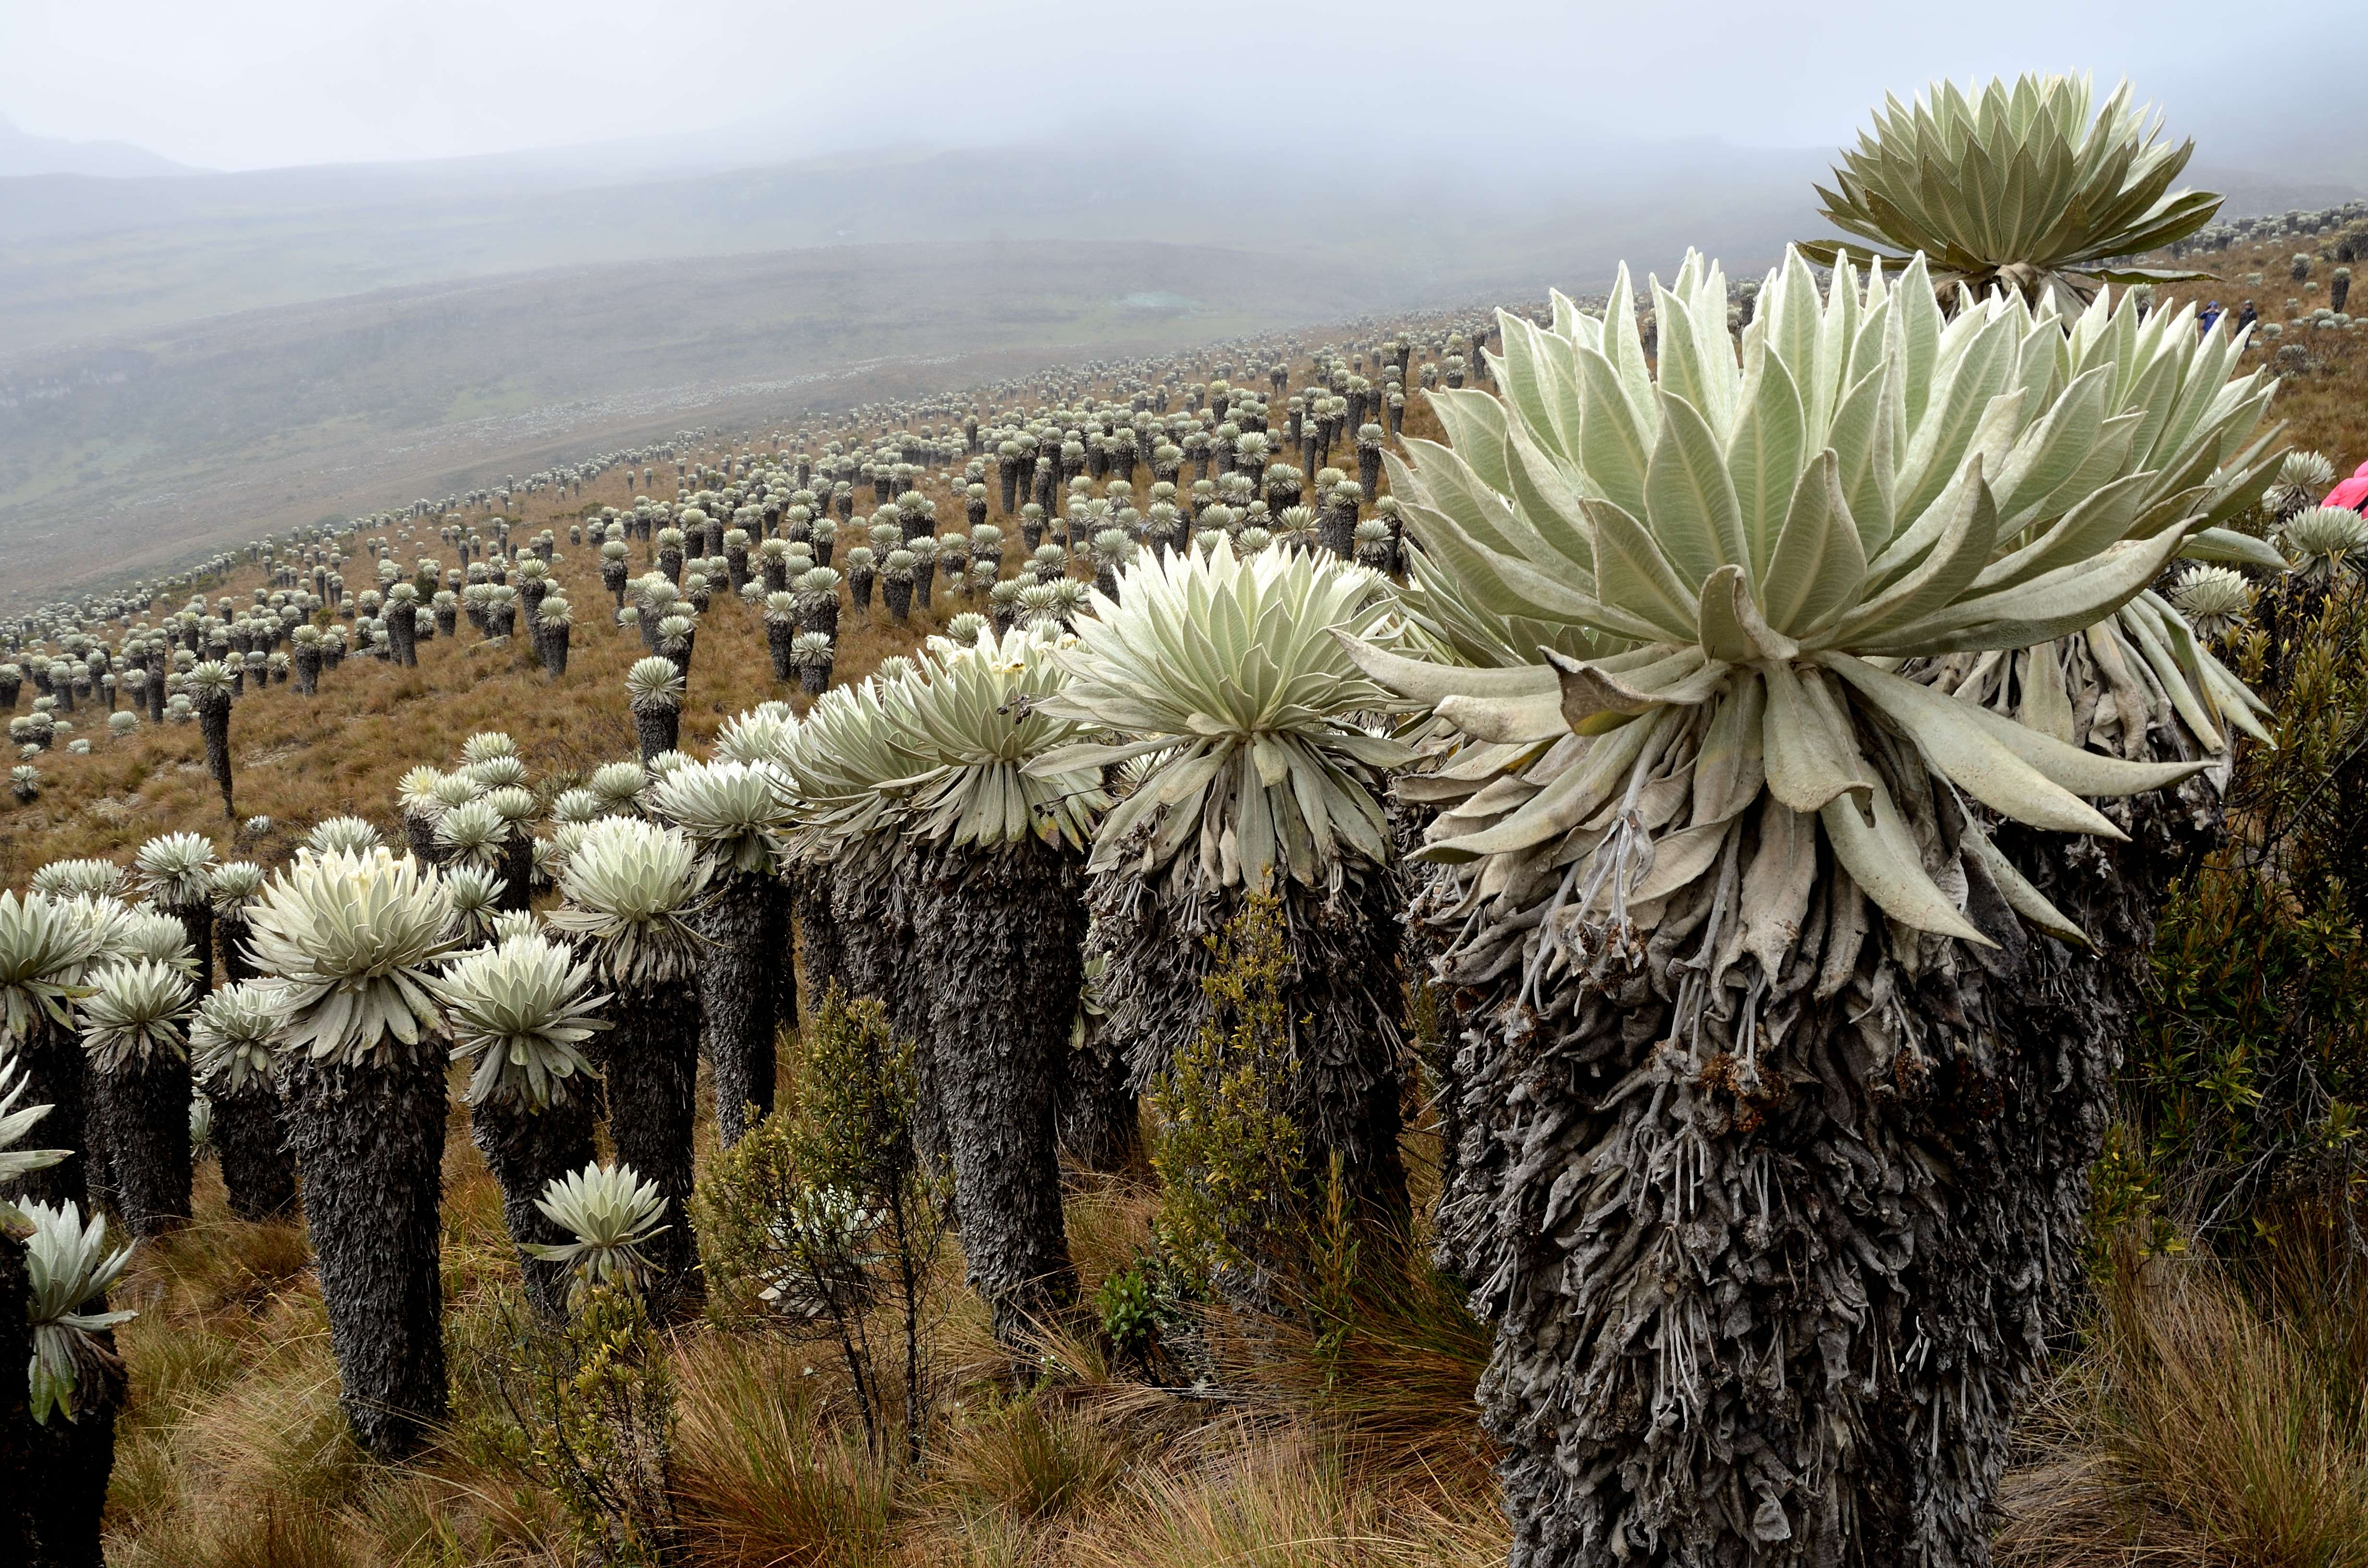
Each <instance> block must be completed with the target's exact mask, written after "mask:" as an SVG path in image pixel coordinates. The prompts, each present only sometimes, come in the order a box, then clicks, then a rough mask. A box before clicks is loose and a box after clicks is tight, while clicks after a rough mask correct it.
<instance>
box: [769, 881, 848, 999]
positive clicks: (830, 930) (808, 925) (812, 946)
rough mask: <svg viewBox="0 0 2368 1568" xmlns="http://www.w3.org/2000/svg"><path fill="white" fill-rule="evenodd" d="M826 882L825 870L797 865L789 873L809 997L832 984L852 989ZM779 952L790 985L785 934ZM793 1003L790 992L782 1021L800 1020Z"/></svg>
mask: <svg viewBox="0 0 2368 1568" xmlns="http://www.w3.org/2000/svg"><path fill="white" fill-rule="evenodd" d="M830 885H831V874H830V872H829V871H828V870H826V869H814V868H811V867H806V866H799V867H797V868H796V869H793V870H792V871H791V873H790V899H791V906H792V907H793V908H794V909H795V911H796V915H797V937H796V943H797V956H798V958H800V959H802V960H803V961H804V964H805V971H806V992H807V994H809V995H813V996H819V995H821V994H823V993H824V992H825V991H828V990H829V989H830V988H831V987H832V986H834V985H836V986H837V987H838V988H839V989H840V990H842V991H849V992H851V991H852V989H853V987H852V986H851V985H850V984H849V983H848V978H847V952H846V949H845V946H844V938H843V937H842V936H841V934H840V932H839V929H838V916H837V915H835V914H833V913H832V912H831V907H830ZM780 951H781V954H782V959H783V962H784V966H785V968H787V969H788V970H789V971H790V973H791V984H792V985H794V984H795V983H796V982H795V971H796V965H795V964H793V963H791V962H790V961H789V960H790V947H789V940H788V938H787V937H784V939H783V942H782V946H781V949H780ZM796 1004H797V998H796V997H795V996H794V995H791V997H790V998H789V999H788V1001H787V1003H786V1004H785V1005H784V1006H782V1008H781V1021H782V1022H783V1023H785V1024H796V1023H801V1022H803V1019H802V1018H801V1017H800V1016H799V1014H798V1010H797V1006H796Z"/></svg>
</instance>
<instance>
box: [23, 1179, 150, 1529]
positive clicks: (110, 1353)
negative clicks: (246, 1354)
mask: <svg viewBox="0 0 2368 1568" xmlns="http://www.w3.org/2000/svg"><path fill="white" fill-rule="evenodd" d="M0 1159H6V1155H0ZM17 1221H23V1222H24V1225H25V1226H26V1227H27V1228H28V1229H29V1231H30V1234H29V1235H28V1236H27V1237H26V1240H25V1243H24V1262H25V1274H26V1292H25V1301H24V1311H25V1317H24V1319H23V1320H22V1321H24V1322H26V1323H28V1324H29V1326H30V1327H31V1330H32V1347H31V1355H30V1356H29V1357H28V1359H27V1361H26V1362H24V1363H12V1371H13V1368H14V1366H15V1365H18V1364H21V1365H24V1366H26V1368H27V1372H28V1378H27V1397H26V1415H27V1416H28V1418H29V1421H30V1426H31V1429H30V1430H29V1431H28V1432H26V1433H25V1434H24V1436H25V1437H27V1438H28V1442H27V1443H26V1450H27V1451H26V1455H25V1460H26V1462H25V1466H24V1469H23V1470H22V1471H18V1472H17V1474H16V1475H15V1476H14V1477H12V1479H13V1480H15V1481H16V1482H17V1484H18V1485H19V1486H20V1487H21V1488H22V1493H21V1494H20V1495H19V1496H18V1497H17V1498H15V1499H13V1500H12V1501H11V1503H10V1505H9V1506H10V1510H11V1511H12V1512H17V1511H21V1514H22V1517H23V1522H24V1525H25V1527H26V1530H27V1533H28V1534H29V1535H30V1536H31V1537H32V1541H31V1546H32V1551H31V1552H30V1553H29V1554H28V1556H27V1557H26V1558H24V1559H22V1560H21V1561H24V1562H29V1563H32V1564H35V1565H37V1568H103V1564H104V1561H105V1554H104V1552H103V1551H102V1550H101V1545H100V1524H101V1520H102V1517H104V1515H105V1513H106V1511H107V1482H108V1475H109V1474H111V1473H112V1472H113V1471H114V1469H115V1417H116V1414H117V1413H118V1412H119V1411H120V1410H121V1409H122V1407H123V1399H124V1394H125V1393H126V1392H128V1385H129V1380H128V1379H127V1377H126V1376H125V1373H124V1367H123V1362H122V1361H121V1359H120V1358H118V1357H117V1356H116V1354H115V1343H114V1341H115V1335H114V1334H113V1332H112V1331H113V1329H114V1328H115V1327H116V1325H117V1324H122V1323H128V1322H129V1321H131V1318H132V1317H133V1316H134V1314H133V1313H131V1312H109V1311H108V1309H107V1293H108V1290H112V1289H113V1288H114V1286H115V1283H116V1281H117V1280H119V1279H120V1278H122V1277H123V1269H124V1266H125V1265H126V1264H128V1263H129V1262H131V1248H130V1247H128V1246H127V1247H121V1248H119V1249H117V1250H116V1251H114V1252H109V1251H108V1250H107V1221H106V1220H105V1218H103V1217H102V1216H100V1215H97V1214H93V1215H92V1216H91V1217H90V1220H89V1221H88V1223H85V1222H84V1220H83V1217H82V1212H81V1210H79V1209H78V1208H77V1207H76V1206H75V1205H74V1204H72V1203H65V1204H61V1205H58V1206H57V1207H55V1208H52V1207H51V1206H50V1205H48V1204H45V1203H28V1204H25V1205H24V1206H23V1207H22V1209H21V1210H18V1211H17V1212H15V1213H12V1214H9V1215H6V1216H4V1217H0V1223H6V1224H8V1225H11V1226H13V1225H15V1224H16V1222H17ZM11 1381H14V1380H13V1378H12V1380H11Z"/></svg>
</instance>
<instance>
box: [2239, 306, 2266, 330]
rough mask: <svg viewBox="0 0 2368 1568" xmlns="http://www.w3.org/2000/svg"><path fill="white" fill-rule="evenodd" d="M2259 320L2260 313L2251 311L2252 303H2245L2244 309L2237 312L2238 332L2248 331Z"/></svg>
mask: <svg viewBox="0 0 2368 1568" xmlns="http://www.w3.org/2000/svg"><path fill="white" fill-rule="evenodd" d="M2260 319H2261V313H2260V312H2259V311H2256V310H2255V309H2253V301H2250V300H2248V301H2245V308H2244V309H2243V310H2241V311H2239V312H2237V331H2238V332H2248V331H2250V330H2251V328H2252V326H2253V324H2254V323H2255V322H2258V321H2260Z"/></svg>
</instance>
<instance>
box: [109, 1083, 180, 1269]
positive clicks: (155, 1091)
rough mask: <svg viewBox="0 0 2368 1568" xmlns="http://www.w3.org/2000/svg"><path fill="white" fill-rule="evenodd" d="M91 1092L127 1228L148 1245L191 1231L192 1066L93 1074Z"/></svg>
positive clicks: (120, 1210) (119, 1211)
mask: <svg viewBox="0 0 2368 1568" xmlns="http://www.w3.org/2000/svg"><path fill="white" fill-rule="evenodd" d="M92 1087H93V1089H94V1090H95V1091H96V1093H95V1096H94V1098H95V1100H96V1102H97V1107H96V1108H97V1112H98V1122H99V1126H100V1129H101V1131H100V1136H101V1137H103V1138H105V1139H106V1141H107V1148H108V1156H109V1160H110V1163H111V1165H112V1167H113V1172H114V1176H115V1208H116V1211H117V1212H118V1213H120V1215H122V1216H123V1222H124V1223H125V1224H126V1225H127V1226H129V1227H130V1228H131V1233H132V1234H133V1235H135V1236H139V1237H142V1239H145V1238H148V1237H152V1236H161V1235H163V1234H164V1233H166V1232H167V1231H171V1230H175V1229H177V1228H178V1227H180V1226H182V1225H185V1224H187V1223H188V1220H189V1164H190V1162H189V1062H188V1058H187V1057H184V1056H180V1055H178V1054H176V1053H171V1052H166V1051H156V1052H154V1053H152V1054H151V1055H149V1056H148V1057H146V1058H145V1059H141V1058H133V1059H132V1060H130V1061H127V1062H124V1063H122V1064H121V1065H120V1066H119V1067H117V1068H116V1069H115V1070H114V1071H112V1072H108V1073H96V1074H92Z"/></svg>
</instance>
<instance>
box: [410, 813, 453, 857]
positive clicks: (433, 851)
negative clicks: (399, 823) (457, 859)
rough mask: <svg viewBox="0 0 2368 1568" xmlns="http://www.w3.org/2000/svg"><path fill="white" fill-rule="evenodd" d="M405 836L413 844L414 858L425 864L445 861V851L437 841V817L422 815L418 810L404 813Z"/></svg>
mask: <svg viewBox="0 0 2368 1568" xmlns="http://www.w3.org/2000/svg"><path fill="white" fill-rule="evenodd" d="M403 836H404V841H405V842H406V843H408V844H409V845H410V846H411V854H412V858H415V859H416V860H417V861H418V862H419V863H420V864H421V865H423V866H436V865H440V864H442V863H443V858H444V851H443V848H442V846H439V845H438V843H437V842H436V819H435V818H433V817H425V816H421V815H420V814H419V813H418V812H404V813H403Z"/></svg>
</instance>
